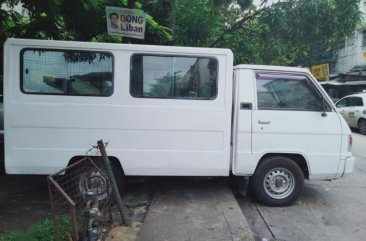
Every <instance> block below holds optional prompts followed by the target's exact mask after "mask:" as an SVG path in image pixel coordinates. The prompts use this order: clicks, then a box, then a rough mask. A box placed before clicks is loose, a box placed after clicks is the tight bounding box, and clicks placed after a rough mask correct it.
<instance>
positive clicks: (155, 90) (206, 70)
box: [130, 54, 218, 100]
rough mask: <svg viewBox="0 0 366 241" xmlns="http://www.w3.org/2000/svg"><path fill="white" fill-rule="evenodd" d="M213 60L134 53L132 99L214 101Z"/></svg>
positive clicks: (214, 72)
mask: <svg viewBox="0 0 366 241" xmlns="http://www.w3.org/2000/svg"><path fill="white" fill-rule="evenodd" d="M217 72H218V65H217V60H216V59H214V58H208V57H186V56H162V55H157V56H153V55H142V54H135V55H133V56H132V58H131V79H130V93H131V95H132V96H134V97H148V98H169V99H206V100H211V99H215V98H216V95H217Z"/></svg>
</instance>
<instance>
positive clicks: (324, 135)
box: [252, 70, 342, 179]
mask: <svg viewBox="0 0 366 241" xmlns="http://www.w3.org/2000/svg"><path fill="white" fill-rule="evenodd" d="M254 74H255V81H256V95H257V96H256V99H257V103H256V108H255V109H254V110H253V112H252V128H253V129H252V155H253V156H254V157H255V158H256V159H257V160H260V158H261V157H263V156H264V155H265V154H272V153H276V154H278V153H290V154H291V153H294V154H300V155H302V156H303V157H304V158H305V159H306V161H307V164H308V167H309V174H310V178H316V179H318V178H319V179H327V178H333V177H335V176H336V174H337V171H338V164H339V159H340V148H341V134H342V129H341V123H340V119H339V116H338V114H337V112H336V111H334V110H332V108H331V105H330V104H329V103H327V101H326V100H325V98H324V97H323V94H322V92H321V90H320V88H319V87H318V86H316V84H315V83H314V82H315V80H314V79H312V78H311V77H310V76H308V75H306V74H305V73H299V74H298V73H295V72H293V73H287V72H286V73H281V72H275V71H271V72H270V71H265V70H260V71H254ZM313 81H314V82H313ZM324 105H325V108H324ZM324 110H326V112H325V113H323V111H324Z"/></svg>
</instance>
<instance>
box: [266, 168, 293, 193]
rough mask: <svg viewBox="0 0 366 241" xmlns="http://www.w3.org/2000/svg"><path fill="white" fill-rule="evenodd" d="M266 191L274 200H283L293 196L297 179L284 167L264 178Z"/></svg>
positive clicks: (273, 170)
mask: <svg viewBox="0 0 366 241" xmlns="http://www.w3.org/2000/svg"><path fill="white" fill-rule="evenodd" d="M263 186H264V190H265V191H266V193H267V194H268V195H269V196H270V197H271V198H274V199H283V198H286V197H288V196H290V195H291V193H292V192H293V190H294V188H295V178H294V176H293V175H292V173H291V172H290V171H289V170H287V169H286V168H283V167H278V168H274V169H272V170H270V171H269V172H268V173H267V175H266V176H265V177H264V181H263Z"/></svg>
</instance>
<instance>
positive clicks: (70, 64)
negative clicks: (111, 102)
mask: <svg viewBox="0 0 366 241" xmlns="http://www.w3.org/2000/svg"><path fill="white" fill-rule="evenodd" d="M21 66H22V67H21V88H22V91H23V92H24V93H27V94H49V95H82V96H110V95H112V93H113V56H112V54H111V53H107V52H95V51H76V50H49V49H24V50H23V51H22V52H21Z"/></svg>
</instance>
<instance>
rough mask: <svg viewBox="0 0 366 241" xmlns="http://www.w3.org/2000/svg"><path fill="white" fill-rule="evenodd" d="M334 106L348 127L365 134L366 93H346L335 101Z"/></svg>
mask: <svg viewBox="0 0 366 241" xmlns="http://www.w3.org/2000/svg"><path fill="white" fill-rule="evenodd" d="M336 106H337V108H338V110H339V112H340V113H341V115H342V116H343V118H344V119H345V120H346V122H347V123H348V125H349V126H350V127H354V128H358V129H359V131H360V132H361V134H363V135H366V93H365V92H364V93H360V94H353V95H348V96H345V97H343V98H342V99H340V100H339V101H337V103H336Z"/></svg>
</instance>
